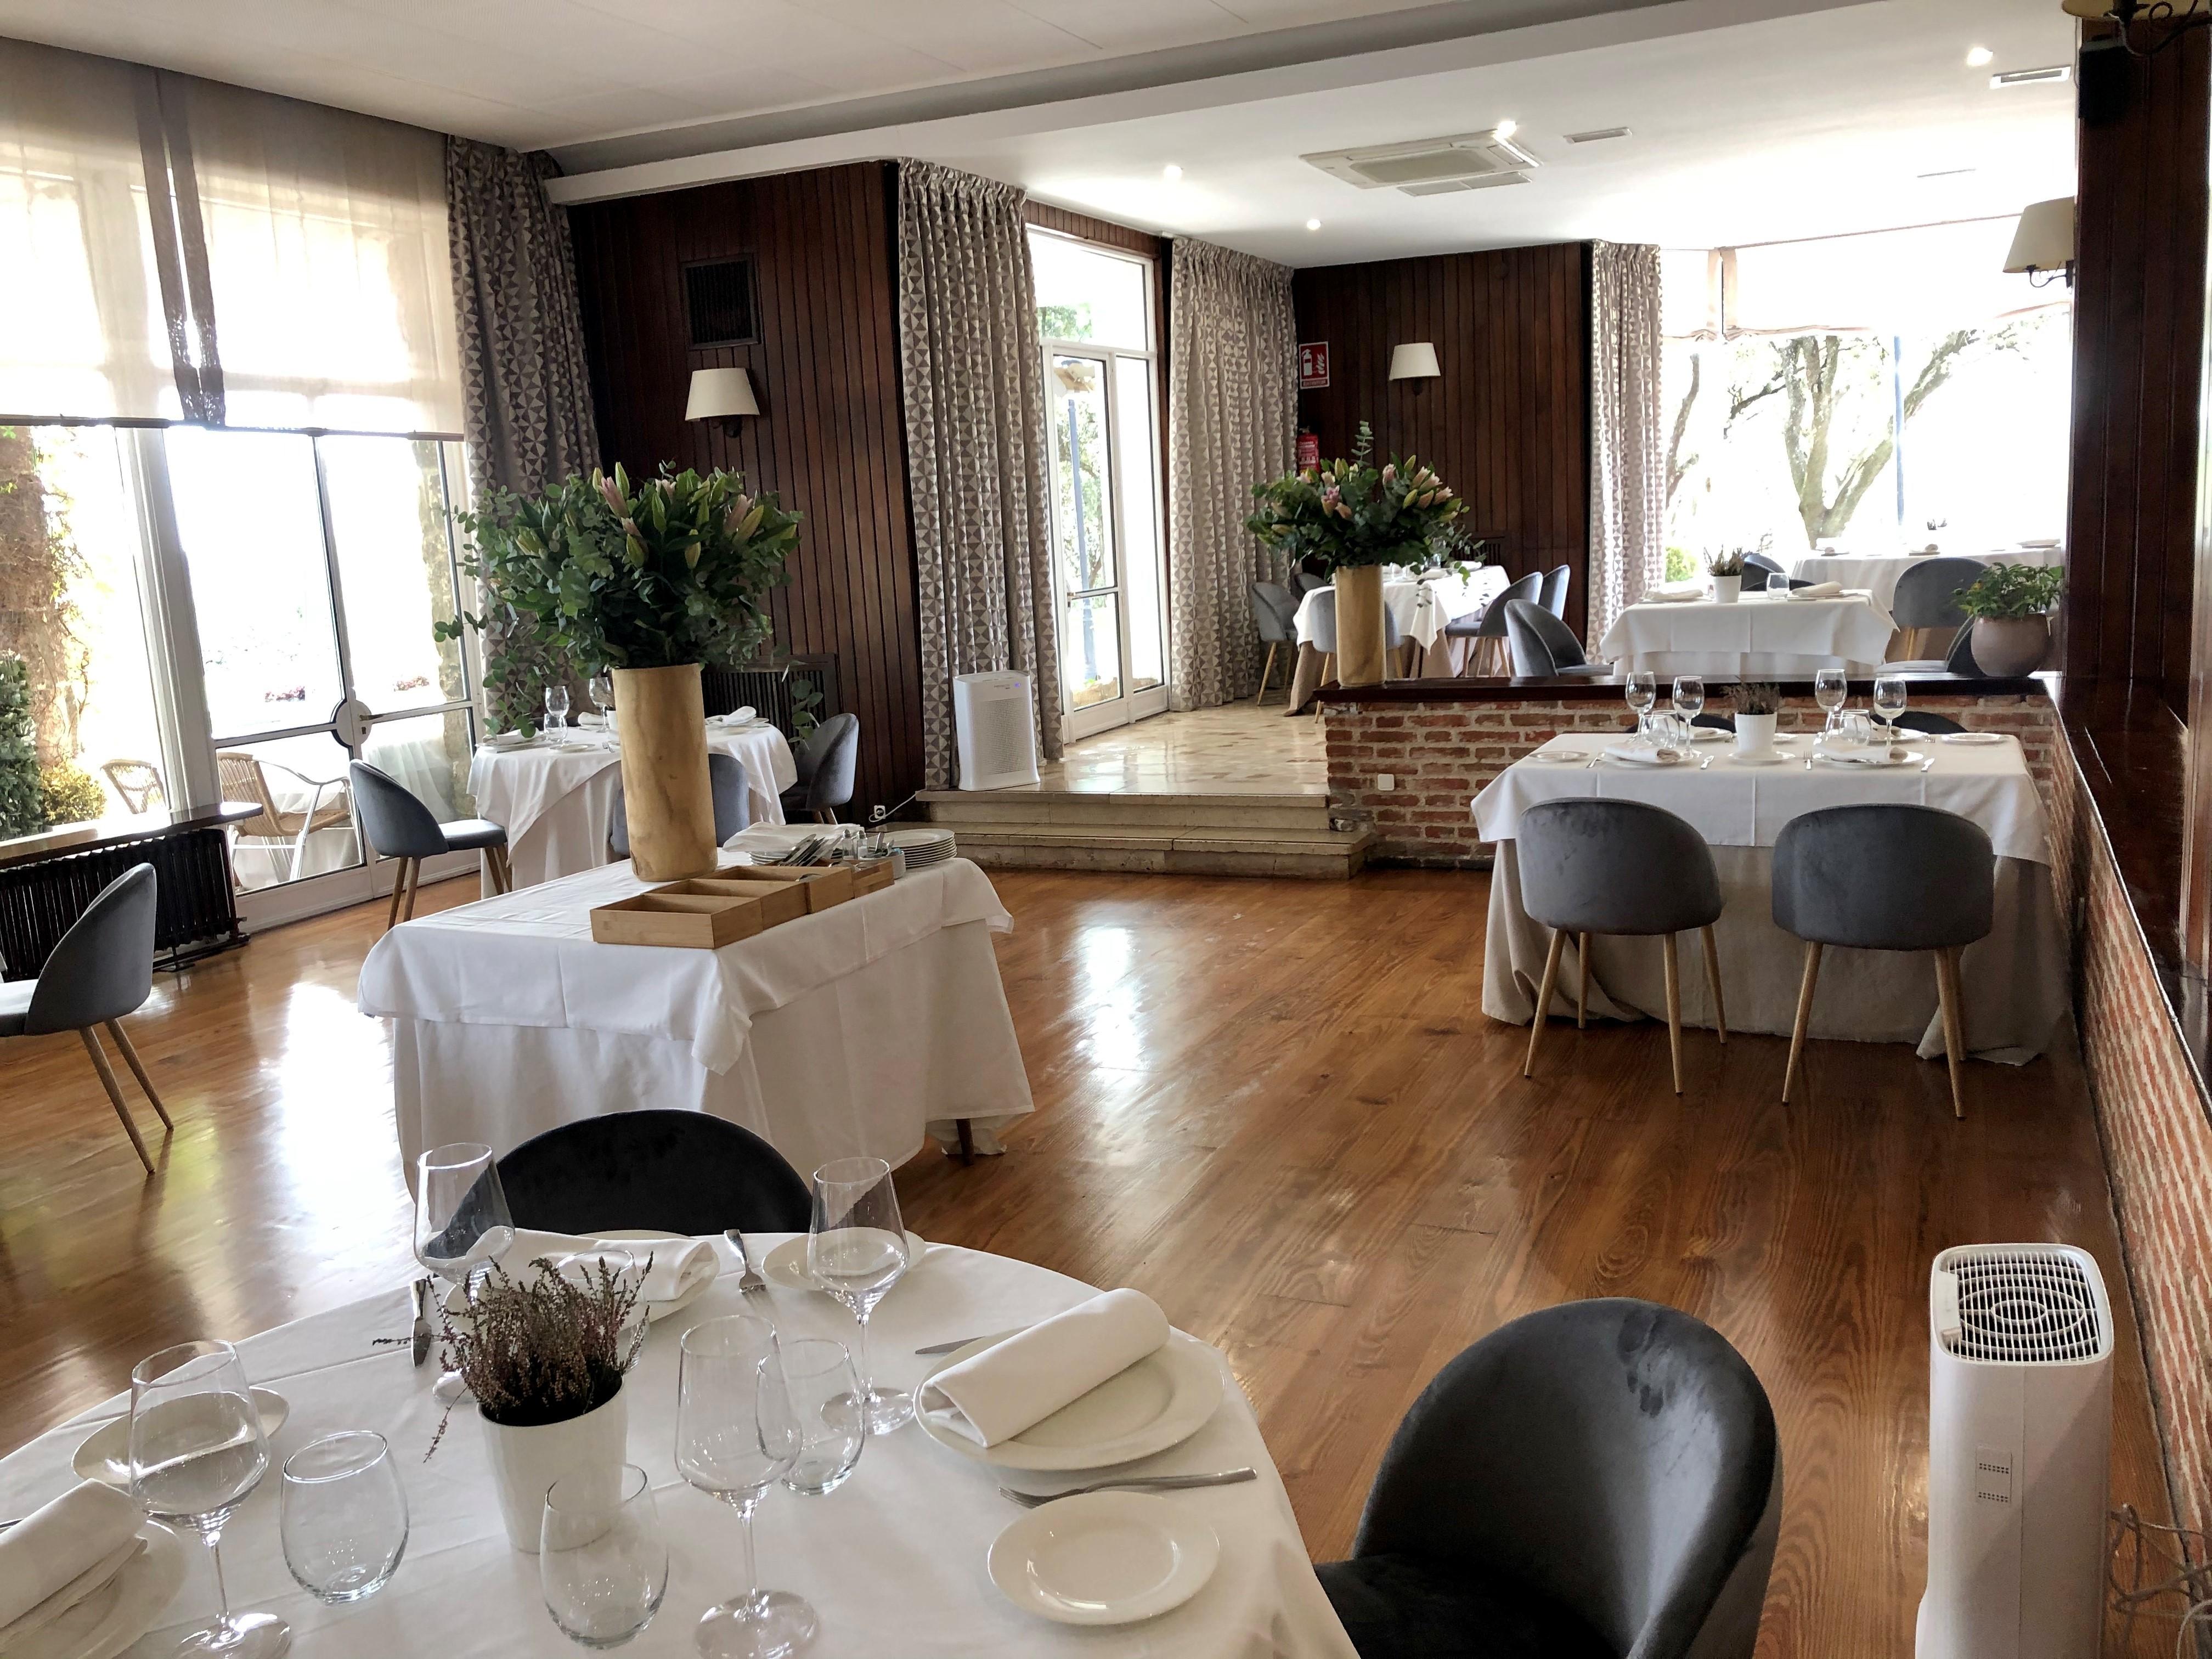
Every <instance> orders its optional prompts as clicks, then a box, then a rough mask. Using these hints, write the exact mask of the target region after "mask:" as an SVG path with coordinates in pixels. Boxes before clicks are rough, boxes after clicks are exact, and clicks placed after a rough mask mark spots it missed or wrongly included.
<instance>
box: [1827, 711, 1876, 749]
mask: <svg viewBox="0 0 2212 1659" xmlns="http://www.w3.org/2000/svg"><path fill="white" fill-rule="evenodd" d="M1827 741H1828V744H1830V746H1831V747H1834V748H1839V749H1863V748H1865V747H1866V746H1867V745H1868V744H1870V743H1872V742H1873V741H1874V722H1873V720H1870V719H1869V718H1868V717H1867V716H1866V715H1864V714H1861V713H1860V712H1859V711H1858V710H1857V709H1856V708H1853V709H1849V710H1846V711H1845V712H1844V713H1843V714H1838V716H1837V717H1836V729H1835V731H1834V732H1833V733H1832V735H1831V736H1830V737H1829V738H1828V739H1827Z"/></svg>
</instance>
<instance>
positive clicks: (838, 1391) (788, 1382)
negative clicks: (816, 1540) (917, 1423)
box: [762, 1336, 868, 1498]
mask: <svg viewBox="0 0 2212 1659" xmlns="http://www.w3.org/2000/svg"><path fill="white" fill-rule="evenodd" d="M777 1346H778V1348H779V1349H780V1351H781V1354H782V1358H783V1380H784V1383H785V1386H786V1387H787V1388H788V1389H790V1390H791V1408H792V1413H793V1416H794V1417H795V1418H796V1419H797V1421H798V1424H799V1457H798V1460H797V1461H796V1462H793V1464H792V1466H791V1468H789V1469H787V1470H786V1471H785V1472H784V1476H783V1484H784V1485H785V1486H788V1487H790V1488H791V1490H792V1491H793V1492H799V1493H800V1494H801V1495H803V1496H805V1497H807V1498H820V1497H822V1496H823V1495H824V1494H825V1493H828V1492H835V1491H836V1489H837V1488H838V1487H839V1486H842V1485H844V1483H845V1477H846V1476H847V1475H848V1474H852V1472H853V1469H854V1466H855V1465H856V1464H858V1463H859V1462H860V1453H861V1451H862V1450H863V1449H866V1445H867V1443H868V1414H867V1413H866V1410H865V1409H863V1407H862V1406H861V1403H860V1376H859V1375H858V1373H856V1372H855V1371H854V1370H853V1357H852V1355H850V1354H849V1353H848V1352H846V1351H845V1345H844V1344H843V1343H842V1342H833V1341H831V1340H829V1338H828V1337H824V1336H810V1337H805V1338H802V1339H800V1340H796V1341H787V1342H779V1343H778V1345H777ZM762 1363H763V1364H766V1363H767V1362H766V1361H763V1362H762Z"/></svg>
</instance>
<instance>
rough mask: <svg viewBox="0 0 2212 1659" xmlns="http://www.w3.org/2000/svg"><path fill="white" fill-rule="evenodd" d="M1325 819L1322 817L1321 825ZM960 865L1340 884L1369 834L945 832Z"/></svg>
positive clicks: (1201, 827) (1324, 829) (971, 828)
mask: <svg viewBox="0 0 2212 1659" xmlns="http://www.w3.org/2000/svg"><path fill="white" fill-rule="evenodd" d="M1325 817H1326V815H1325V814H1324V818H1325ZM946 827H947V828H949V829H951V830H952V833H953V836H954V839H955V841H956V842H957V844H958V846H959V849H960V855H961V856H962V857H963V858H969V859H973V860H975V862H976V863H978V864H980V865H982V866H985V867H986V868H987V869H1033V870H1119V871H1127V872H1138V873H1142V872H1155V873H1164V874H1183V875H1217V876H1275V877H1285V876H1288V877H1295V878H1306V879H1312V880H1322V881H1341V880H1343V879H1345V878H1346V877H1348V876H1351V875H1352V874H1354V873H1355V872H1358V869H1359V867H1360V866H1361V865H1363V864H1364V863H1365V862H1366V860H1367V849H1368V848H1369V846H1370V844H1371V843H1372V842H1374V840H1375V832H1374V831H1373V830H1371V829H1362V830H1358V831H1356V832H1346V831H1342V830H1336V829H1329V828H1328V825H1327V823H1326V822H1325V821H1324V823H1322V825H1321V826H1320V827H1319V828H1315V827H1312V826H1305V825H1301V826H1285V827H1279V828H1271V829H1256V828H1253V827H1250V826H1244V827H1230V826H1225V825H1214V824H1195V825H1182V824H1172V823H1169V824H1158V823H1155V824H1129V823H1121V824H1115V823H1036V822H1013V823H989V822H984V823H975V822H962V823H957V824H948V825H947V826H946Z"/></svg>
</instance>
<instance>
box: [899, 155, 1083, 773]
mask: <svg viewBox="0 0 2212 1659" xmlns="http://www.w3.org/2000/svg"><path fill="white" fill-rule="evenodd" d="M1023 200H1024V192H1023V191H1020V190H1019V189H1018V188H1017V187H1015V186H1014V185H1002V184H998V183H996V182H994V181H993V180H991V179H979V178H977V177H976V176H975V174H973V173H961V172H957V171H956V170H954V169H952V168H951V167H938V166H936V165H934V164H933V163H930V162H925V161H902V162H901V163H900V164H899V212H898V257H899V356H900V363H901V367H902V368H903V370H904V380H905V394H906V447H907V489H908V492H909V495H910V496H911V498H912V501H913V504H914V540H915V588H916V592H915V604H916V609H917V610H918V611H919V612H920V613H921V697H922V703H921V736H922V775H923V782H924V786H925V787H927V788H931V789H945V788H950V787H951V786H952V782H953V761H954V755H955V744H954V741H953V729H952V679H953V677H954V676H955V675H957V674H972V673H978V672H984V671H992V670H997V669H1006V668H1012V669H1016V670H1018V671H1021V672H1023V673H1025V674H1028V675H1029V676H1030V679H1031V682H1032V684H1033V686H1034V690H1035V693H1036V733H1037V749H1038V752H1039V753H1040V754H1041V755H1042V757H1044V758H1045V759H1047V760H1057V759H1059V758H1060V672H1059V667H1058V652H1057V650H1056V649H1055V636H1054V630H1053V617H1052V562H1051V561H1052V519H1051V511H1050V508H1049V507H1048V499H1049V498H1048V496H1047V495H1046V494H1045V489H1046V482H1045V480H1046V471H1045V466H1046V461H1045V431H1044V368H1043V360H1042V355H1041V353H1040V350H1039V347H1038V343H1037V322H1036V283H1035V282H1034V280H1033V279H1032V277H1031V275H1030V244H1029V233H1028V228H1027V227H1026V226H1025V225H1024V223H1023V222H1022V203H1023Z"/></svg>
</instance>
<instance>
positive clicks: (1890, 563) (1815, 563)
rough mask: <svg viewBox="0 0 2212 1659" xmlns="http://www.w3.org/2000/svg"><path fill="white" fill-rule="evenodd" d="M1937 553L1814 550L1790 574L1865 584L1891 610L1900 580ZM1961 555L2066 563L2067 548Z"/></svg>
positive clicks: (1804, 579)
mask: <svg viewBox="0 0 2212 1659" xmlns="http://www.w3.org/2000/svg"><path fill="white" fill-rule="evenodd" d="M1934 556H1935V555H1933V554H1911V555H1908V554H1903V553H1891V554H1884V555H1882V556H1879V557H1868V556H1858V555H1854V554H1845V553H1814V554H1808V555H1807V556H1805V557H1804V558H1802V559H1799V560H1798V561H1797V562H1796V563H1795V564H1793V565H1792V566H1791V567H1790V574H1791V575H1793V576H1795V577H1796V579H1797V580H1799V581H1801V582H1839V583H1841V584H1842V585H1843V586H1845V587H1863V588H1865V589H1867V590H1868V592H1870V593H1872V594H1873V595H1874V602H1875V604H1876V605H1880V606H1881V608H1882V609H1883V610H1885V611H1887V610H1889V609H1890V608H1891V607H1892V606H1893V605H1895V604H1896V602H1897V579H1898V578H1899V576H1902V575H1903V574H1905V572H1906V571H1907V570H1910V569H1911V568H1912V567H1913V566H1914V565H1916V564H1922V563H1925V562H1927V561H1928V560H1929V559H1930V558H1932V557H1934ZM1959 556H1960V557H1964V558H1969V559H1979V560H1980V561H1981V562H1983V563H1984V564H2025V565H2051V564H2063V563H2064V562H2066V553H2065V550H2064V549H2063V548H2057V547H2049V548H2015V549H2012V550H2008V551H2006V552H2002V553H1967V554H1962V555H1959Z"/></svg>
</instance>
